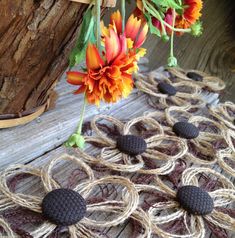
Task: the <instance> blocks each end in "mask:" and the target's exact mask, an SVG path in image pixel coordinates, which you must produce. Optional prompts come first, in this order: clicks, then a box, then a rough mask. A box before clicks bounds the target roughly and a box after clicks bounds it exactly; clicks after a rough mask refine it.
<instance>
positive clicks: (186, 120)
mask: <svg viewBox="0 0 235 238" xmlns="http://www.w3.org/2000/svg"><path fill="white" fill-rule="evenodd" d="M195 109H196V111H197V113H196V114H194V113H192V112H190V110H193V111H195ZM198 109H200V108H197V107H191V106H184V107H177V106H172V107H169V108H167V109H166V110H165V112H164V113H160V112H158V111H156V112H150V113H147V114H146V116H149V117H151V118H154V119H155V120H157V121H159V122H161V123H163V124H164V131H165V133H166V134H169V135H177V136H178V137H179V138H181V139H182V140H185V141H186V143H187V145H188V150H187V153H186V154H185V158H187V159H189V160H191V161H192V162H194V163H197V164H207V165H209V164H214V163H216V161H217V160H216V151H219V150H222V149H225V148H228V147H229V145H230V143H231V142H230V141H229V139H228V131H227V129H226V128H225V127H224V126H223V125H222V124H220V123H219V122H217V121H215V120H212V119H209V118H207V117H205V116H196V115H198V114H200V110H198ZM201 114H203V113H201Z"/></svg>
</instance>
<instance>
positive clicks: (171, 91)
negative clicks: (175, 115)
mask: <svg viewBox="0 0 235 238" xmlns="http://www.w3.org/2000/svg"><path fill="white" fill-rule="evenodd" d="M157 87H158V90H159V91H160V92H161V93H163V94H167V95H169V96H174V95H175V94H176V93H177V90H176V88H175V87H174V86H172V85H170V84H169V83H165V82H161V83H159V84H158V85H157Z"/></svg>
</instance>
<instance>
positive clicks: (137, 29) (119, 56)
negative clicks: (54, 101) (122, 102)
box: [67, 12, 147, 105]
mask: <svg viewBox="0 0 235 238" xmlns="http://www.w3.org/2000/svg"><path fill="white" fill-rule="evenodd" d="M111 21H112V24H110V26H109V28H105V27H104V28H103V31H102V32H103V42H104V48H105V51H104V52H102V55H101V54H100V53H99V51H98V49H97V47H96V46H95V45H93V44H88V47H87V50H86V65H87V72H73V71H70V72H67V82H68V83H70V84H72V85H77V86H79V88H78V90H76V91H75V92H74V93H75V94H79V93H85V96H86V99H87V101H88V102H89V103H91V104H96V105H99V104H100V101H105V102H107V103H115V102H117V101H118V100H119V99H120V98H121V97H127V96H128V95H129V94H130V93H131V91H132V89H133V79H132V74H133V73H134V72H135V71H136V70H137V61H138V60H139V57H140V56H142V55H143V54H144V53H145V51H144V50H143V49H138V47H139V46H141V45H142V44H143V42H144V40H145V38H146V34H147V32H146V27H145V26H144V27H143V28H141V24H140V22H139V21H138V20H137V19H135V18H134V17H133V16H132V17H130V18H129V20H128V22H127V26H126V29H125V32H124V34H122V18H121V14H120V13H119V12H116V13H115V14H113V15H112V16H111ZM127 37H128V38H129V39H131V41H133V44H132V45H133V48H128V38H127Z"/></svg>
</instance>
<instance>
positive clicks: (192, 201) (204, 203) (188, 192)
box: [176, 185, 214, 215]
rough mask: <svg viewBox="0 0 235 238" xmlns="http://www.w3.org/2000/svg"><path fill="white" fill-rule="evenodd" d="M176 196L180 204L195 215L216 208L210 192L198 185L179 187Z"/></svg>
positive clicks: (204, 213) (209, 211) (208, 212)
mask: <svg viewBox="0 0 235 238" xmlns="http://www.w3.org/2000/svg"><path fill="white" fill-rule="evenodd" d="M176 198H177V201H178V202H179V204H180V206H181V207H182V208H183V209H185V210H186V211H188V212H189V213H191V214H193V215H207V214H210V213H211V212H212V211H213V209H214V201H213V199H212V198H211V196H210V195H209V193H208V192H206V191H204V190H203V189H201V188H199V187H196V186H192V185H188V186H183V187H181V188H179V189H178V192H177V195H176Z"/></svg>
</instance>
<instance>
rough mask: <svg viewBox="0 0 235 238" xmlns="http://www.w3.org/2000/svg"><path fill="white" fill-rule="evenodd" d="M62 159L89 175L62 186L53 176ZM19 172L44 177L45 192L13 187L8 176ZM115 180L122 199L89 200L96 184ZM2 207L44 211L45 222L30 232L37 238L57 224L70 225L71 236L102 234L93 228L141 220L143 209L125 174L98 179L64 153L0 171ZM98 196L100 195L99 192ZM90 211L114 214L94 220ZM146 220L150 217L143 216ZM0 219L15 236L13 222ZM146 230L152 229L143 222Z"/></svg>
mask: <svg viewBox="0 0 235 238" xmlns="http://www.w3.org/2000/svg"><path fill="white" fill-rule="evenodd" d="M62 160H68V161H72V162H73V163H75V164H77V165H78V166H79V167H80V168H81V169H82V170H83V171H84V172H85V173H86V175H87V178H86V179H85V181H83V182H81V183H79V184H78V185H77V186H75V188H73V189H67V188H62V187H61V185H59V183H58V182H57V181H56V180H54V178H53V177H52V169H53V167H54V166H55V164H56V163H58V162H61V161H62ZM20 174H30V175H33V176H36V177H39V178H40V179H41V182H42V184H43V188H44V191H45V194H46V195H45V196H44V197H43V196H35V195H28V194H23V193H17V192H15V191H11V190H10V188H9V186H8V180H9V179H10V178H12V177H14V176H17V175H20ZM105 184H113V185H117V186H122V187H123V189H122V192H121V200H119V199H115V198H114V199H111V200H108V199H104V201H95V202H92V203H89V197H90V195H91V193H92V191H93V189H94V187H95V186H98V187H99V186H102V185H105ZM0 190H1V192H2V195H1V197H0V205H1V206H0V211H1V212H2V211H4V210H6V209H9V208H15V207H24V208H27V209H29V211H34V212H36V213H40V214H42V216H43V217H44V222H43V224H42V225H40V227H38V228H36V229H35V230H34V231H32V232H30V235H31V236H32V237H35V238H37V237H38V238H39V237H48V236H49V235H50V234H52V233H53V232H54V231H55V229H56V228H57V227H58V226H68V232H69V234H70V237H74V238H75V237H84V238H85V237H87V238H94V237H102V235H100V234H98V233H97V232H94V231H93V229H94V228H97V229H98V228H107V227H111V226H116V225H118V224H120V223H122V222H124V221H125V220H127V219H128V218H132V219H135V220H137V221H141V219H140V218H141V217H142V211H140V210H138V209H137V205H138V192H137V190H136V189H135V187H134V185H133V184H132V183H131V182H130V181H129V180H128V179H126V178H123V177H118V176H107V177H103V178H100V179H95V178H94V174H93V171H92V170H91V168H90V167H89V166H88V165H87V164H85V163H84V162H83V161H82V160H80V159H79V158H77V157H74V156H69V155H62V156H60V157H58V158H55V159H53V160H51V161H50V162H49V163H48V164H47V165H46V166H45V167H43V168H42V169H37V168H33V167H31V166H29V165H14V166H10V167H9V168H7V169H6V170H4V171H3V172H1V174H0ZM96 196H97V195H96ZM91 212H99V213H100V214H105V213H109V212H110V213H112V214H114V215H115V217H112V219H109V220H108V221H105V220H104V221H102V220H95V219H92V218H90V216H89V217H88V216H87V214H89V213H91ZM144 220H145V221H147V218H145V219H144ZM0 223H1V225H2V227H3V228H4V230H5V231H6V233H7V234H8V235H9V236H10V237H15V235H14V232H13V230H12V229H11V227H10V225H9V224H8V223H6V222H4V220H2V219H0ZM143 228H145V230H146V232H147V233H149V229H148V228H147V227H146V226H145V224H143Z"/></svg>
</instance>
